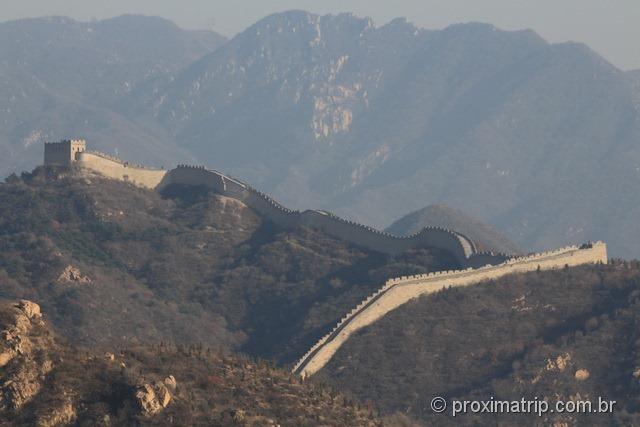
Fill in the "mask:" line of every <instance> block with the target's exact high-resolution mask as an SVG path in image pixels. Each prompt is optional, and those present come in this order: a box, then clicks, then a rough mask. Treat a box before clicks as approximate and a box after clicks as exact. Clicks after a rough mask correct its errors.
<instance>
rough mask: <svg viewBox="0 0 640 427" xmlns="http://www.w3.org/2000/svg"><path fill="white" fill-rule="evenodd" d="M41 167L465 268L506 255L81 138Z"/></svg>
mask: <svg viewBox="0 0 640 427" xmlns="http://www.w3.org/2000/svg"><path fill="white" fill-rule="evenodd" d="M45 165H61V166H69V167H71V166H73V167H76V168H78V169H79V170H80V171H82V172H83V173H85V174H92V173H97V174H100V175H102V176H105V177H108V178H112V179H117V180H120V181H126V182H130V183H132V184H134V185H138V186H141V187H145V188H150V189H155V190H158V191H162V190H163V189H165V188H167V187H168V186H170V185H189V186H198V187H205V188H208V189H211V190H213V191H215V192H217V193H220V194H222V195H224V196H227V197H232V198H235V199H237V200H240V201H242V202H243V203H244V204H246V205H247V206H249V207H250V208H252V209H254V210H256V211H257V212H259V213H260V214H261V215H263V216H265V217H267V218H269V219H270V220H271V221H272V222H273V223H275V224H276V225H278V226H280V227H282V228H285V229H291V228H295V227H298V226H306V227H312V228H317V229H320V230H322V231H323V232H325V233H326V234H328V235H330V236H332V237H335V238H339V239H343V240H346V241H348V242H351V243H353V244H355V245H358V246H362V247H365V248H368V249H372V250H375V251H378V252H383V253H388V254H398V253H402V252H405V251H407V250H409V249H413V248H421V247H431V248H437V249H441V250H443V251H447V252H448V253H450V254H452V255H453V256H454V257H455V259H456V261H457V262H458V264H459V265H460V266H461V267H463V268H466V267H480V266H483V265H487V264H498V263H501V262H503V261H504V260H506V259H507V258H509V255H507V254H501V253H492V252H481V251H479V250H478V249H477V247H476V244H475V243H474V242H472V241H471V240H470V239H469V238H467V237H466V236H464V235H462V234H460V233H457V232H455V231H453V230H448V229H445V228H440V227H426V228H424V229H423V230H421V231H420V232H418V233H415V234H413V235H411V236H394V235H391V234H389V233H385V232H382V231H379V230H376V229H374V228H371V227H368V226H365V225H362V224H358V223H356V222H353V221H348V220H345V219H342V218H340V217H338V216H336V215H333V214H332V213H330V212H326V211H321V210H306V211H303V212H301V211H297V210H291V209H287V208H286V207H284V206H282V205H281V204H280V203H278V202H276V201H275V200H273V199H272V198H271V197H269V196H268V195H266V194H264V193H262V192H260V191H258V190H256V189H255V188H252V187H251V186H250V185H248V184H246V183H244V182H242V181H239V180H237V179H234V178H232V177H230V176H228V175H225V174H223V173H221V172H218V171H215V170H212V169H207V168H205V167H202V166H187V165H179V166H178V167H176V168H174V169H172V170H169V171H166V170H161V169H153V168H148V167H144V166H139V165H133V164H130V163H129V162H125V161H123V160H120V159H118V158H116V157H113V156H109V155H107V154H103V153H99V152H96V151H87V150H86V142H85V141H83V140H68V141H62V142H59V143H47V144H45Z"/></svg>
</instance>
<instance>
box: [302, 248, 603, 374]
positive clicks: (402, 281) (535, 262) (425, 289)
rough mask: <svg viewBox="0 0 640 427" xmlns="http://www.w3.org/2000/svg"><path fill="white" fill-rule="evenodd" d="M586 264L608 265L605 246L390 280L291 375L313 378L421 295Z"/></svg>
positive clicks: (338, 326)
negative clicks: (351, 341) (363, 332)
mask: <svg viewBox="0 0 640 427" xmlns="http://www.w3.org/2000/svg"><path fill="white" fill-rule="evenodd" d="M588 263H603V264H606V263H607V248H606V245H605V244H604V243H602V242H596V243H593V244H589V245H584V246H583V247H580V248H578V247H577V246H571V247H567V248H563V249H558V250H556V251H551V252H544V253H540V254H535V255H530V256H525V257H521V258H512V259H509V260H507V261H506V262H504V263H502V264H499V265H494V266H486V267H481V268H478V269H472V268H468V269H466V270H459V271H443V272H436V273H431V274H426V275H417V276H408V277H399V278H395V279H390V280H388V281H387V282H386V284H385V285H384V286H383V287H382V288H381V289H380V290H378V291H377V292H376V293H374V294H373V295H371V296H370V297H369V298H367V299H366V300H364V301H362V302H361V303H360V304H359V305H358V306H356V307H355V308H354V309H353V310H351V311H350V312H349V313H347V315H345V316H344V317H343V318H342V319H341V321H340V322H339V323H338V324H337V325H336V327H334V328H333V330H332V331H331V332H330V333H328V334H327V335H325V336H324V337H322V339H320V341H318V342H317V343H316V344H315V345H314V346H313V347H311V349H310V350H309V351H308V352H307V353H306V354H305V355H304V356H303V357H302V358H301V359H300V360H299V361H298V363H297V364H296V365H295V366H294V368H293V372H294V373H296V374H299V375H300V376H302V377H306V376H309V375H313V374H314V373H316V372H317V371H319V370H320V369H322V367H323V366H324V365H326V364H327V362H329V360H331V358H332V357H333V355H334V354H335V353H336V351H337V350H338V349H339V348H340V346H341V345H342V344H343V343H344V342H345V341H346V340H347V339H348V338H349V337H350V336H351V334H353V333H354V332H356V331H357V330H359V329H361V328H363V327H365V326H367V325H370V324H371V323H373V322H375V321H376V320H378V319H380V318H381V317H383V316H384V315H385V314H387V313H389V312H390V311H392V310H394V309H396V308H398V307H399V306H401V305H402V304H405V303H407V302H408V301H410V300H411V299H413V298H417V297H419V296H421V295H426V294H431V293H434V292H437V291H439V290H442V289H444V288H447V287H459V286H469V285H473V284H477V283H480V282H482V281H486V280H491V279H497V278H499V277H502V276H505V275H507V274H513V273H522V272H527V271H535V270H538V269H540V270H550V269H555V268H563V267H565V266H577V265H581V264H588Z"/></svg>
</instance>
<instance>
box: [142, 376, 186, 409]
mask: <svg viewBox="0 0 640 427" xmlns="http://www.w3.org/2000/svg"><path fill="white" fill-rule="evenodd" d="M176 385H177V382H176V379H175V378H174V377H173V375H170V376H168V377H167V378H165V379H164V381H157V382H155V383H154V384H142V385H140V386H138V387H137V389H136V399H137V401H138V404H139V405H140V409H141V410H142V415H144V416H145V417H151V416H153V415H155V414H157V413H159V412H160V411H162V410H163V409H164V408H166V407H167V406H169V404H170V403H171V400H172V399H173V396H172V395H171V392H170V390H172V391H175V389H176Z"/></svg>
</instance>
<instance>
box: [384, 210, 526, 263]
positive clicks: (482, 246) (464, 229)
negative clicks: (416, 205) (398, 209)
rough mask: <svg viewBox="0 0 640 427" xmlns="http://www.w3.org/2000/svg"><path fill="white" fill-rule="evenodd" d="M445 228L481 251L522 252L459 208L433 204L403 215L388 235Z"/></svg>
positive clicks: (388, 229) (388, 228) (405, 234)
mask: <svg viewBox="0 0 640 427" xmlns="http://www.w3.org/2000/svg"><path fill="white" fill-rule="evenodd" d="M428 226H433V227H444V228H448V229H450V230H456V231H457V232H459V233H462V234H463V235H465V236H467V237H468V238H470V239H471V240H472V241H473V242H475V243H476V245H478V246H479V250H481V251H482V250H487V251H493V252H501V253H506V254H517V253H521V252H522V251H521V250H520V249H519V248H518V247H517V246H516V245H515V244H514V243H513V242H511V241H509V239H507V238H506V237H505V236H503V235H501V234H500V233H499V232H498V231H496V230H495V229H494V228H492V227H490V226H489V225H487V224H484V223H483V222H481V221H478V220H477V219H475V218H472V217H470V216H469V215H466V214H465V213H464V212H461V211H459V210H458V209H454V208H451V207H449V206H445V205H431V206H427V207H426V208H424V209H420V210H417V211H415V212H412V213H410V214H408V215H405V216H403V217H402V218H400V219H399V220H397V221H395V222H394V223H393V224H391V225H390V226H389V227H387V228H386V230H385V231H386V232H388V233H391V234H395V235H396V236H407V235H410V234H413V233H417V232H419V231H420V230H422V229H423V228H424V227H428Z"/></svg>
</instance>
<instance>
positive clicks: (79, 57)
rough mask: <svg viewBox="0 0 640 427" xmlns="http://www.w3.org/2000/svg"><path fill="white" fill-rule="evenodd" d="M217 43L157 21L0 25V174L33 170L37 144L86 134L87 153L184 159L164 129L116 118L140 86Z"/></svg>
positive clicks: (53, 20) (214, 37)
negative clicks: (117, 151) (119, 108)
mask: <svg viewBox="0 0 640 427" xmlns="http://www.w3.org/2000/svg"><path fill="white" fill-rule="evenodd" d="M224 41H225V39H224V37H222V36H220V35H218V34H215V33H211V32H202V31H185V30H182V29H180V28H178V27H177V26H176V25H175V24H173V23H171V22H169V21H167V20H164V19H161V18H154V17H144V16H121V17H117V18H113V19H108V20H104V21H98V22H91V23H84V22H78V21H75V20H72V19H70V18H64V17H47V18H36V19H22V20H18V21H11V22H5V23H0V58H2V59H0V111H2V115H1V116H0V117H1V120H2V128H1V129H0V146H1V147H2V150H3V151H4V152H5V153H7V154H6V155H3V156H2V159H0V171H2V175H4V176H6V175H7V174H8V172H10V171H14V170H15V171H17V172H21V171H22V170H25V169H31V168H32V167H33V166H35V165H36V164H38V163H37V162H41V161H42V160H41V159H42V147H41V144H42V141H43V140H58V139H61V138H68V137H86V138H88V139H89V140H90V141H92V145H93V146H94V149H100V150H103V151H106V152H109V153H111V154H113V153H114V150H115V149H118V148H119V149H120V153H121V154H122V155H127V156H129V157H130V158H135V159H140V160H142V159H143V158H144V159H145V160H146V161H147V162H149V163H152V164H161V163H162V162H168V161H169V160H170V159H174V158H176V157H179V158H182V159H189V158H190V157H189V155H188V154H187V153H185V152H184V151H183V150H182V149H180V148H179V147H177V146H175V144H173V143H172V142H171V141H170V140H169V139H168V138H167V137H166V135H164V134H163V132H162V131H158V130H154V129H153V126H146V125H144V124H142V123H140V122H136V121H135V120H132V119H131V118H130V117H126V116H125V115H123V114H121V113H120V112H119V111H117V104H118V102H120V101H121V100H122V98H123V97H125V96H126V95H127V94H128V93H130V92H131V91H134V90H135V88H136V87H137V85H138V84H140V83H141V82H142V81H145V82H150V81H153V82H156V83H157V82H159V81H162V82H166V81H167V80H170V79H171V78H172V76H173V75H174V74H175V73H177V72H178V71H180V70H181V69H182V68H183V67H185V66H187V65H189V64H190V63H191V62H193V61H194V60H195V59H197V58H199V57H201V56H202V55H204V54H206V53H209V52H211V51H212V50H214V49H215V48H216V47H218V46H219V45H220V44H222V43H223V42H224Z"/></svg>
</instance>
